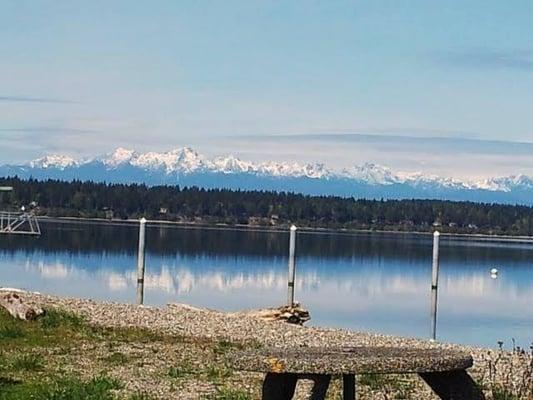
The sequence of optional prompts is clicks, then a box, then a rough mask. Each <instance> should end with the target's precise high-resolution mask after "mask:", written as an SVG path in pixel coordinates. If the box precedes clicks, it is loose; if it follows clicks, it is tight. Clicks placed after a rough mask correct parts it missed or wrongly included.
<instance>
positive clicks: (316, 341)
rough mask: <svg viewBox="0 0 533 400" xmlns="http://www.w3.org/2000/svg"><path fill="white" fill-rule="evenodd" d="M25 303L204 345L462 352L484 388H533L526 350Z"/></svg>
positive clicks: (192, 311) (198, 315)
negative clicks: (252, 343) (225, 343)
mask: <svg viewBox="0 0 533 400" xmlns="http://www.w3.org/2000/svg"><path fill="white" fill-rule="evenodd" d="M24 298H25V301H26V302H27V303H30V304H31V303H33V304H35V305H38V306H40V307H42V308H44V309H47V308H50V307H52V308H60V309H64V310H67V311H70V312H74V313H77V314H81V315H83V316H84V317H85V318H86V319H87V321H88V322H89V323H90V324H94V325H99V326H105V327H117V328H127V327H134V328H146V329H149V330H151V331H154V332H157V333H161V334H168V335H177V336H183V337H192V338H198V339H205V340H216V341H220V340H227V341H231V342H250V341H255V342H257V343H259V344H261V345H267V346H276V347H282V348H283V347H295V346H304V345H305V346H311V347H314V346H316V347H343V346H345V347H346V346H354V347H356V346H372V347H380V346H394V347H406V348H410V349H413V348H422V349H454V350H460V351H466V352H469V353H470V354H472V357H473V358H474V367H473V368H472V369H471V370H470V371H469V372H470V373H471V374H472V375H473V377H474V378H475V379H476V380H477V382H481V384H482V385H483V386H487V387H492V386H494V385H506V386H507V387H509V391H511V390H513V388H515V389H516V388H518V386H519V385H524V382H523V381H524V379H526V382H525V384H526V385H528V384H529V385H531V386H533V382H531V371H530V370H528V368H531V366H532V361H531V351H529V349H527V350H528V351H524V352H516V351H515V352H506V351H500V350H491V349H484V348H472V347H464V346H458V345H454V344H446V343H435V342H430V341H429V340H419V339H413V338H403V337H396V336H388V335H377V334H370V333H365V332H356V331H351V330H344V329H329V328H321V327H306V326H299V325H292V324H288V323H285V322H279V321H278V322H277V321H264V320H262V319H260V318H257V317H254V316H252V315H250V313H248V312H246V311H243V312H234V313H225V312H220V311H216V310H209V309H203V308H202V309H201V308H196V307H192V306H189V305H185V304H169V305H167V306H165V307H150V306H136V305H131V304H121V303H108V302H100V301H94V300H89V299H77V298H63V297H56V296H49V295H43V294H38V293H27V292H25V293H24ZM311 315H312V310H311ZM509 368H511V370H512V376H510V373H509ZM528 380H529V382H528ZM517 390H518V389H517ZM520 390H522V389H521V388H520ZM363 397H364V396H363ZM416 397H417V398H421V399H422V398H424V399H431V398H432V394H431V393H430V392H429V391H428V390H427V389H425V388H424V386H423V384H421V385H420V394H419V396H418V395H417V396H416ZM183 398H187V397H186V396H184V397H183ZM191 398H194V397H191ZM367 398H386V397H379V395H378V394H376V396H375V397H367ZM489 398H490V397H489Z"/></svg>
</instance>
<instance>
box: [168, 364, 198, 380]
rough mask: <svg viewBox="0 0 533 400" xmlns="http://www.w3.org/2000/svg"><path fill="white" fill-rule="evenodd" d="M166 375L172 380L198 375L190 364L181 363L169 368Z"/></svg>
mask: <svg viewBox="0 0 533 400" xmlns="http://www.w3.org/2000/svg"><path fill="white" fill-rule="evenodd" d="M167 375H168V376H170V377H171V378H174V379H180V378H184V377H186V376H187V375H198V371H197V370H196V369H195V368H194V366H193V365H192V364H190V363H183V364H182V365H179V366H176V367H170V368H169V369H168V372H167Z"/></svg>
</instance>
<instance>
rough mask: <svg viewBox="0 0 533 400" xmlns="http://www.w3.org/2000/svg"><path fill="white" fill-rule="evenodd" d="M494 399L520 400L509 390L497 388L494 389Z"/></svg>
mask: <svg viewBox="0 0 533 400" xmlns="http://www.w3.org/2000/svg"><path fill="white" fill-rule="evenodd" d="M492 398H493V399H494V400H519V399H518V397H517V396H515V395H514V394H511V393H509V392H508V391H507V390H504V389H500V388H496V389H493V390H492Z"/></svg>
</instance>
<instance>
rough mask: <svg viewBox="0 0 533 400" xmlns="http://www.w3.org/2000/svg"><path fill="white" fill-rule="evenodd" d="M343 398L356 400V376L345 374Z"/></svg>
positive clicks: (343, 378) (343, 377)
mask: <svg viewBox="0 0 533 400" xmlns="http://www.w3.org/2000/svg"><path fill="white" fill-rule="evenodd" d="M342 398H343V399H344V400H355V375H353V374H345V375H343V376H342Z"/></svg>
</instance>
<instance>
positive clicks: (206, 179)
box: [0, 147, 533, 205]
mask: <svg viewBox="0 0 533 400" xmlns="http://www.w3.org/2000/svg"><path fill="white" fill-rule="evenodd" d="M15 175H16V176H19V177H21V178H29V177H34V178H37V179H47V178H53V179H61V180H72V179H80V180H93V181H105V182H110V183H145V184H148V185H176V184H178V185H181V186H199V187H204V188H215V187H218V188H229V189H242V190H275V191H291V192H299V193H304V194H313V195H338V196H346V197H360V198H361V197H365V198H388V199H398V198H435V199H450V200H471V201H481V202H501V203H521V204H529V205H533V178H531V177H528V176H525V175H516V176H508V177H495V178H490V179H485V180H481V181H460V180H457V179H453V178H448V177H440V176H436V175H428V174H423V173H420V172H400V171H393V170H392V169H390V168H388V167H385V166H381V165H378V164H373V163H365V164H363V165H354V166H352V167H350V168H344V169H342V170H339V171H337V170H332V169H329V168H327V166H325V165H324V164H319V163H307V164H303V163H298V162H279V161H265V162H252V161H247V160H241V159H239V158H237V157H234V156H232V155H227V156H219V157H215V158H213V159H209V158H206V157H204V156H203V155H201V154H199V153H198V152H197V151H195V150H193V149H191V148H189V147H184V148H178V149H175V150H171V151H167V152H161V153H158V152H146V153H139V152H136V151H134V150H129V149H125V148H118V149H116V150H115V151H113V152H111V153H108V154H105V155H103V156H100V157H95V158H87V159H74V158H72V157H70V156H66V155H47V156H45V157H42V158H39V159H36V160H33V161H31V162H29V163H27V164H25V165H3V166H0V176H15Z"/></svg>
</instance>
